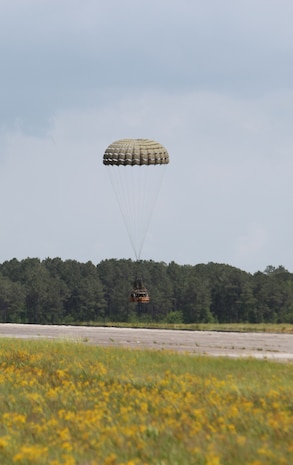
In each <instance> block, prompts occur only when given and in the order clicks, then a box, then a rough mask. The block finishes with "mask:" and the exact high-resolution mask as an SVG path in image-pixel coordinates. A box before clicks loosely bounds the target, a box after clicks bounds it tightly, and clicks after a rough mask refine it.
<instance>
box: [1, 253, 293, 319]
mask: <svg viewBox="0 0 293 465" xmlns="http://www.w3.org/2000/svg"><path fill="white" fill-rule="evenodd" d="M137 276H140V277H142V278H143V281H144V284H145V286H146V287H147V289H148V291H149V294H150V297H151V300H150V303H149V304H143V305H136V304H133V303H130V302H129V295H130V292H131V290H132V284H133V281H134V279H135V278H136V277H137ZM0 321H1V322H11V323H16V322H22V323H40V324H74V323H87V322H92V323H93V324H94V323H106V322H129V323H143V322H144V323H151V322H153V323H160V322H165V323H170V324H180V323H184V324H204V323H205V324H213V323H221V324H227V323H233V324H241V323H242V324H245V323H253V324H259V323H271V324H274V323H292V322H293V274H292V273H290V272H289V271H287V270H286V269H285V268H284V267H282V266H279V267H278V268H275V267H272V266H268V267H267V268H266V269H265V271H264V272H260V271H259V272H257V273H255V274H253V275H252V274H250V273H247V272H245V271H242V270H240V269H238V268H235V267H232V266H229V265H225V264H218V263H208V264H198V265H195V266H191V265H183V266H181V265H178V264H176V263H174V262H171V263H170V264H166V263H164V262H154V261H152V260H150V261H140V262H133V261H132V260H126V259H123V260H116V259H110V260H103V261H101V262H100V263H99V264H98V265H94V264H93V263H92V262H87V263H79V262H77V261H76V260H65V261H63V260H62V259H61V258H53V259H50V258H47V259H45V260H43V261H41V260H40V259H38V258H27V259H25V260H21V261H18V260H17V259H15V258H14V259H13V260H10V261H6V262H4V263H3V264H0Z"/></svg>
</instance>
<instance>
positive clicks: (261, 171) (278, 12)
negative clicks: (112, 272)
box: [0, 0, 293, 273]
mask: <svg viewBox="0 0 293 465" xmlns="http://www.w3.org/2000/svg"><path fill="white" fill-rule="evenodd" d="M292 18H293V2H292V0H237V1H235V0H205V1H203V0H148V1H142V0H124V1H123V2H122V1H121V0H107V1H104V0H41V1H40V0H10V1H9V2H4V1H2V2H0V57H1V68H0V69H1V74H0V83H1V85H0V168H1V169H0V195H1V200H2V202H1V204H2V205H1V227H0V262H3V261H5V260H10V259H12V258H14V257H16V258H17V259H19V260H21V259H23V258H26V257H39V258H40V259H44V258H46V257H50V258H54V257H61V258H62V259H76V260H78V261H81V262H86V261H88V260H91V261H92V262H93V263H95V264H97V263H99V262H100V261H101V260H103V259H107V258H118V259H120V258H131V259H135V256H134V253H133V250H132V248H131V245H130V241H129V238H128V236H127V233H126V229H125V227H124V223H123V220H122V217H121V214H120V211H119V208H118V205H117V203H116V199H115V196H114V194H113V189H112V186H111V183H110V181H109V177H108V175H107V173H106V170H107V169H108V168H107V167H104V166H103V164H102V157H103V153H104V151H105V149H106V148H107V146H108V145H109V144H110V143H111V142H113V141H115V140H117V139H121V138H148V139H154V140H156V141H159V142H160V143H162V144H163V145H164V146H165V147H166V148H167V150H168V152H169V155H170V164H169V166H168V169H167V170H166V174H165V177H164V181H163V185H162V188H161V191H160V195H159V198H158V202H157V205H156V208H155V211H154V214H153V217H152V221H151V224H150V227H149V230H148V234H147V236H146V240H145V243H144V248H143V252H142V255H141V258H142V259H146V260H150V259H152V260H154V261H164V262H166V263H169V262H171V261H175V262H176V263H179V264H191V265H195V264H197V263H208V262H217V263H226V264H229V265H233V266H236V267H238V268H241V269H243V270H246V271H249V272H252V273H253V272H256V271H258V270H260V271H263V270H264V269H265V268H266V266H267V265H273V266H279V265H283V266H284V267H285V268H287V269H288V270H289V271H291V272H293V247H292V240H293V211H292V210H293V206H292V198H293V27H292Z"/></svg>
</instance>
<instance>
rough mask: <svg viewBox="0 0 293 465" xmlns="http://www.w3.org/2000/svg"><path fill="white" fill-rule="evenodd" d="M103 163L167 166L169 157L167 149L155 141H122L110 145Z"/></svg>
mask: <svg viewBox="0 0 293 465" xmlns="http://www.w3.org/2000/svg"><path fill="white" fill-rule="evenodd" d="M103 163H104V165H112V166H135V165H137V166H142V165H167V164H168V163H169V155H168V152H167V150H166V149H165V147H163V146H162V145H161V144H159V143H158V142H155V141H153V140H150V139H121V140H117V141H116V142H113V143H112V144H111V145H109V147H108V148H107V149H106V151H105V154H104V160H103Z"/></svg>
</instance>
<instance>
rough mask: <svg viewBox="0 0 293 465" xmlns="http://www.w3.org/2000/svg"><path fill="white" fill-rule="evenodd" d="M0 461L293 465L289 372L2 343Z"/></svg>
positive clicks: (254, 363) (292, 369) (82, 347)
mask: <svg viewBox="0 0 293 465" xmlns="http://www.w3.org/2000/svg"><path fill="white" fill-rule="evenodd" d="M0 417H1V422H0V463H1V465H11V464H17V465H31V464H38V465H42V464H45V465H47V464H48V465H59V464H60V465H61V464H62V465H100V464H101V465H122V464H123V465H126V464H127V465H140V464H146V465H152V464H154V465H189V464H196V465H197V464H199V465H244V464H245V465H261V464H266V465H270V464H276V465H277V464H278V465H286V464H288V465H290V464H292V463H293V440H292V438H293V366H292V365H290V364H286V363H282V364H278V363H274V362H269V361H258V360H253V359H247V360H230V359H224V358H208V357H205V356H202V357H195V356H189V355H182V354H175V353H168V352H166V351H157V352H156V351H155V352H154V351H139V350H121V349H116V348H101V347H94V346H88V345H86V344H81V343H69V342H51V341H26V340H15V339H13V340H12V339H0Z"/></svg>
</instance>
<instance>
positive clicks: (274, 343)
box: [0, 323, 293, 361]
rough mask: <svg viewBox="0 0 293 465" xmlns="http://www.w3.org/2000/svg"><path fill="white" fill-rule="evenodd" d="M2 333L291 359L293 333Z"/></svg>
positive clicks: (18, 329)
mask: <svg viewBox="0 0 293 465" xmlns="http://www.w3.org/2000/svg"><path fill="white" fill-rule="evenodd" d="M1 337H17V338H28V339H41V338H47V339H69V340H74V341H79V342H86V343H89V344H94V345H102V346H118V347H128V348H143V349H155V350H174V351H180V352H188V353H193V354H201V355H213V356H226V357H255V358H267V359H273V360H279V361H280V360H284V361H293V335H292V334H279V333H236V332H216V331H177V330H175V331H173V330H161V329H132V328H108V327H107V328H106V327H88V326H57V325H52V326H49V325H24V324H10V323H3V324H0V338H1Z"/></svg>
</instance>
